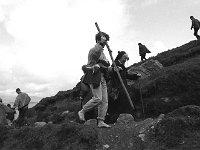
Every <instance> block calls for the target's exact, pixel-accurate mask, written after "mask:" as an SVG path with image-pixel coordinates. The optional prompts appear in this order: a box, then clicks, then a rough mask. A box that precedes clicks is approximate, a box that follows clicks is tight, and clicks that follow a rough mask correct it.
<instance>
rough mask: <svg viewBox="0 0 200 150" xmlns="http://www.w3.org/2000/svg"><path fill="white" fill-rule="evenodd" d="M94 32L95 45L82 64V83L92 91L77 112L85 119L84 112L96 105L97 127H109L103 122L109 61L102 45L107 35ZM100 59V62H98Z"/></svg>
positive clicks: (81, 118)
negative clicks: (90, 97)
mask: <svg viewBox="0 0 200 150" xmlns="http://www.w3.org/2000/svg"><path fill="white" fill-rule="evenodd" d="M101 33H102V36H101V34H100V33H98V34H96V36H95V40H96V45H95V47H93V48H92V49H90V51H89V54H88V63H87V65H85V66H83V70H84V72H85V76H84V78H83V81H82V82H83V83H85V84H87V85H89V87H90V89H91V91H92V95H93V97H92V99H90V100H89V101H88V102H87V103H86V104H85V105H83V108H82V109H81V110H80V111H79V112H78V115H79V119H80V120H82V121H85V113H86V112H88V111H90V110H91V109H94V108H95V107H96V106H98V117H97V120H98V127H105V128H109V127H110V126H109V125H107V124H106V123H104V120H105V116H106V112H107V108H108V94H107V85H106V79H105V74H106V71H107V69H108V66H109V65H110V64H109V61H108V60H107V59H106V56H105V54H104V52H103V51H104V49H103V48H104V47H105V44H106V42H107V41H109V35H108V34H106V33H104V32H101ZM100 61H101V63H99V62H100Z"/></svg>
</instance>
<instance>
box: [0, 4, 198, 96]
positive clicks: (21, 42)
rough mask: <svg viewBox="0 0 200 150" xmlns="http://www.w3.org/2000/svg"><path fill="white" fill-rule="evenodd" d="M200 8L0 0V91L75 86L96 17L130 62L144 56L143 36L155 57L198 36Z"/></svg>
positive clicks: (40, 92)
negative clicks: (141, 50) (195, 27)
mask: <svg viewBox="0 0 200 150" xmlns="http://www.w3.org/2000/svg"><path fill="white" fill-rule="evenodd" d="M199 10H200V0H193V1H192V0H0V57H1V58H0V97H4V96H16V93H15V89H16V88H18V87H19V88H21V90H22V91H24V92H26V93H28V94H29V95H32V96H39V97H49V96H54V95H55V94H56V93H57V92H58V91H66V90H69V89H72V88H73V87H75V86H76V84H77V83H78V82H79V81H80V78H81V76H82V75H83V73H82V70H81V67H82V65H84V64H86V63H87V55H88V51H89V49H90V48H92V47H93V46H94V45H95V39H94V37H95V34H96V33H97V29H96V27H95V22H97V23H98V24H99V26H100V29H101V30H102V31H104V32H106V33H108V34H109V35H110V41H109V45H110V48H111V49H112V51H113V57H116V54H117V51H121V50H124V51H126V52H127V53H128V54H129V57H130V60H129V62H128V63H127V64H126V65H127V66H129V65H132V64H133V63H135V62H138V61H140V57H139V55H138V45H137V44H138V43H139V42H141V43H143V44H145V45H146V46H147V47H148V48H149V49H150V51H152V53H151V54H148V55H147V57H150V56H155V55H156V54H157V53H160V52H163V51H166V50H168V49H171V48H175V47H178V46H181V45H182V44H185V43H186V42H189V41H191V40H194V39H195V37H194V36H193V31H191V30H190V27H191V20H190V19H189V16H190V15H193V16H194V17H196V18H197V19H200V13H199ZM105 54H106V56H107V58H108V59H109V60H110V57H109V54H108V52H107V49H105ZM110 62H111V60H110Z"/></svg>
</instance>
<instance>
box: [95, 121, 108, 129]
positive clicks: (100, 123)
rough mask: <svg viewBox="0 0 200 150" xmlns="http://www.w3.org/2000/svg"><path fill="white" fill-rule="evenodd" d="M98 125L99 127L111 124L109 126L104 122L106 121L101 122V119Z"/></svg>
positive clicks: (106, 126)
mask: <svg viewBox="0 0 200 150" xmlns="http://www.w3.org/2000/svg"><path fill="white" fill-rule="evenodd" d="M98 127H99V128H110V127H111V126H109V125H108V124H106V123H105V122H103V121H100V122H99V123H98Z"/></svg>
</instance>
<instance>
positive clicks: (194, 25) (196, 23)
mask: <svg viewBox="0 0 200 150" xmlns="http://www.w3.org/2000/svg"><path fill="white" fill-rule="evenodd" d="M190 19H191V21H192V26H191V30H192V29H193V28H194V36H196V38H197V39H199V37H200V36H199V35H198V30H199V28H200V22H199V20H197V19H195V18H194V17H193V16H190Z"/></svg>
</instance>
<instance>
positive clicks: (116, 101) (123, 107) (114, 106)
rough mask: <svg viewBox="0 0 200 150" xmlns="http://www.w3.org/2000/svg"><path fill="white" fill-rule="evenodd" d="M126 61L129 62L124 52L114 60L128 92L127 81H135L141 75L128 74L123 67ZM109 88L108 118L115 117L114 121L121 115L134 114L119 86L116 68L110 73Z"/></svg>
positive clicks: (119, 53)
mask: <svg viewBox="0 0 200 150" xmlns="http://www.w3.org/2000/svg"><path fill="white" fill-rule="evenodd" d="M127 60H129V57H128V54H127V53H126V52H125V51H119V52H118V55H117V57H116V58H115V64H116V66H117V68H118V70H119V73H120V75H121V78H122V80H123V83H124V85H125V87H126V88H127V90H128V89H129V87H128V83H127V79H129V80H137V79H139V78H140V77H141V74H129V73H128V70H127V68H126V67H125V62H126V61H127ZM112 66H113V65H112ZM109 87H111V88H110V89H109V104H108V105H109V107H108V116H109V115H111V116H113V115H115V119H117V118H118V117H119V115H120V114H121V113H126V112H127V113H130V112H131V114H133V113H134V112H133V110H132V107H131V106H130V103H129V101H128V98H127V96H126V93H125V91H124V89H123V87H122V85H121V82H120V80H119V77H118V75H117V72H116V68H114V66H113V71H112V73H111V80H110V86H109ZM115 121H116V120H115Z"/></svg>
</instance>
